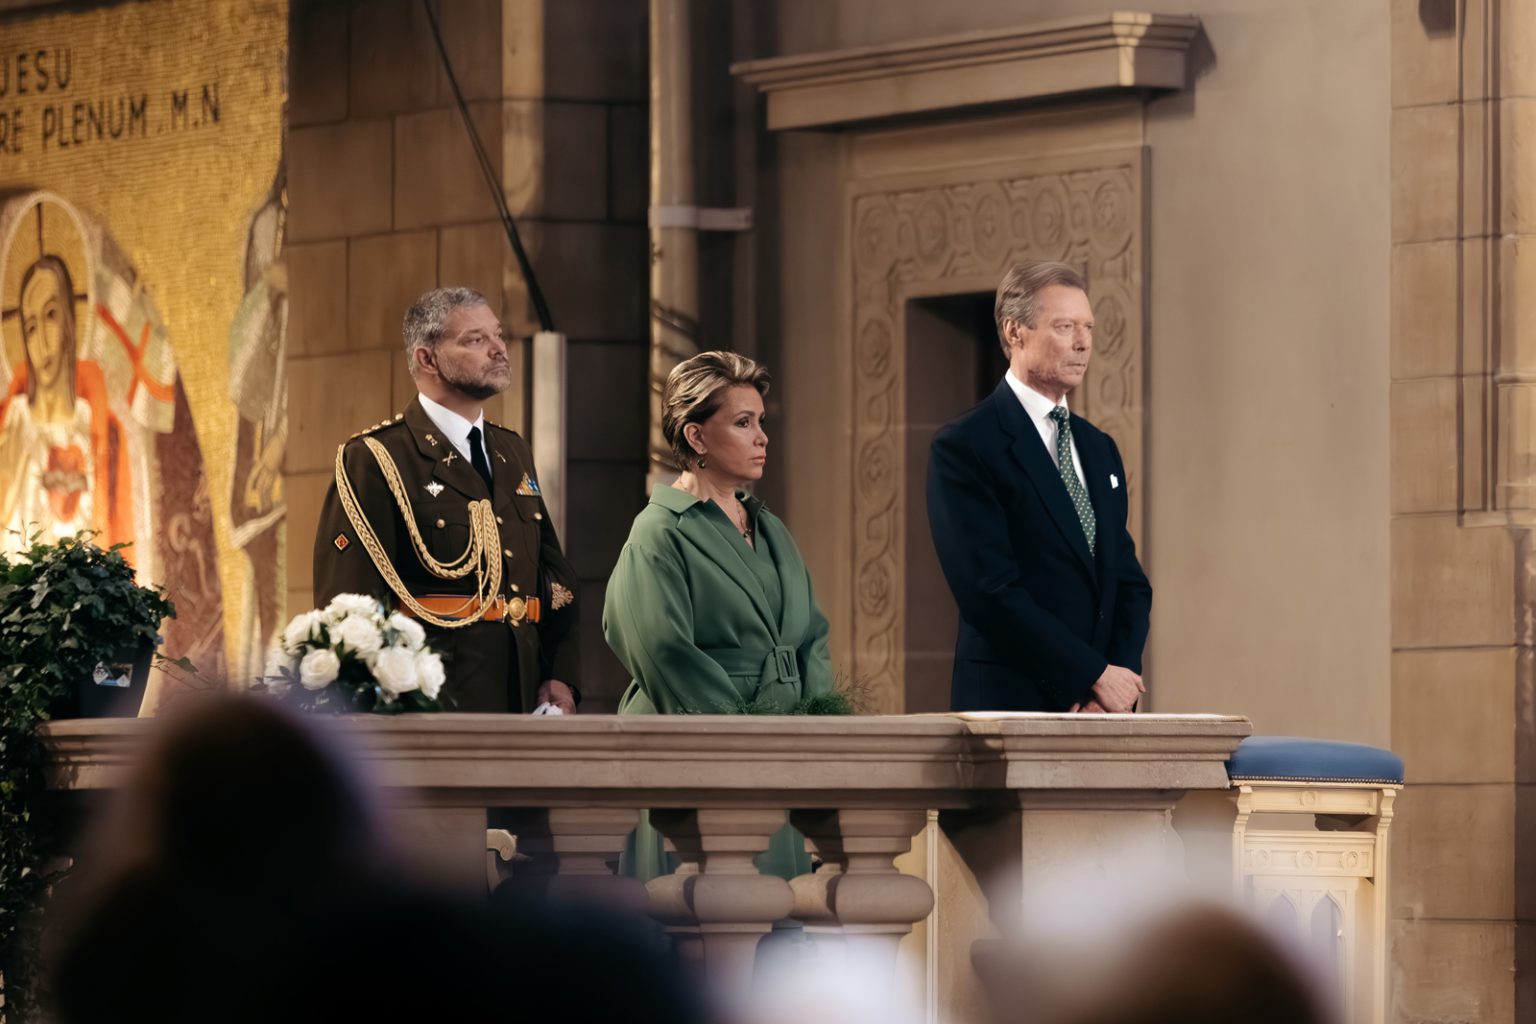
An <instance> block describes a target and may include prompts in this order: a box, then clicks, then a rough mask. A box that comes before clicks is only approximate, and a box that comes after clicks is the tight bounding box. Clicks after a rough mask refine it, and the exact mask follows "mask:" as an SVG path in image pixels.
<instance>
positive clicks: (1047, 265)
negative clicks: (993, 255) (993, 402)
mask: <svg viewBox="0 0 1536 1024" xmlns="http://www.w3.org/2000/svg"><path fill="white" fill-rule="evenodd" d="M1053 284H1060V285H1066V286H1067V287H1068V288H1076V289H1077V290H1079V291H1082V292H1086V291H1087V290H1088V282H1087V281H1085V280H1084V279H1083V275H1082V274H1081V273H1079V272H1078V270H1077V268H1076V267H1072V266H1069V265H1068V264H1066V263H1056V262H1054V261H1052V260H1035V261H1033V262H1030V263H1015V264H1014V265H1013V266H1012V267H1010V268H1009V270H1008V273H1006V274H1004V275H1003V282H1002V284H999V285H998V286H997V302H996V303H995V304H994V305H993V307H992V316H993V319H995V320H996V321H997V343H998V344H999V345H1001V346H1003V355H1005V356H1006V355H1008V337H1007V335H1006V334H1004V333H1003V324H1005V323H1007V322H1008V321H1009V320H1012V321H1014V322H1015V323H1019V324H1023V325H1024V326H1025V327H1029V328H1033V327H1034V326H1035V297H1036V296H1037V295H1039V294H1040V293H1041V292H1042V291H1044V290H1045V289H1047V288H1049V287H1050V286H1051V285H1053Z"/></svg>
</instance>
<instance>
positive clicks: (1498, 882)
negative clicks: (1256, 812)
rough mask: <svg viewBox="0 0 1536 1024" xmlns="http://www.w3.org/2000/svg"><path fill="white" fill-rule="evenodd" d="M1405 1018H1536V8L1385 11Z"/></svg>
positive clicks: (1400, 986) (1496, 2)
mask: <svg viewBox="0 0 1536 1024" xmlns="http://www.w3.org/2000/svg"><path fill="white" fill-rule="evenodd" d="M1392 40H1393V51H1392V115H1391V116H1392V249H1391V251H1392V260H1391V267H1392V453H1391V454H1392V513H1393V516H1392V567H1393V588H1392V591H1393V593H1392V745H1393V747H1394V749H1396V750H1397V751H1398V752H1399V753H1401V754H1402V755H1403V757H1404V759H1405V760H1406V762H1407V765H1408V782H1409V786H1408V788H1407V789H1406V790H1405V791H1404V793H1403V799H1402V801H1401V802H1400V803H1399V805H1398V818H1397V821H1398V822H1399V825H1398V828H1397V829H1396V830H1395V831H1396V833H1397V835H1396V839H1395V843H1396V851H1395V856H1396V858H1397V860H1396V869H1395V870H1394V872H1393V882H1394V885H1395V886H1396V889H1395V891H1394V893H1393V899H1392V903H1393V918H1394V920H1393V922H1392V926H1393V931H1394V935H1395V940H1396V961H1397V962H1396V968H1397V969H1396V971H1395V972H1394V976H1395V979H1396V992H1395V997H1396V998H1395V1002H1396V1013H1397V1019H1399V1020H1404V1021H1436V1022H1439V1021H1461V1020H1479V1021H1515V1020H1529V1019H1531V1015H1532V1014H1533V1013H1536V970H1533V966H1536V965H1533V953H1536V944H1533V941H1532V938H1531V932H1530V926H1529V924H1528V923H1527V922H1529V920H1530V915H1531V911H1530V888H1529V883H1528V882H1527V881H1523V880H1522V878H1523V877H1524V878H1528V877H1529V875H1530V861H1531V856H1532V842H1533V833H1532V831H1531V824H1530V815H1531V811H1530V807H1529V797H1528V794H1529V792H1530V790H1529V787H1528V785H1527V784H1528V783H1529V782H1530V780H1531V764H1530V750H1531V739H1532V725H1531V722H1530V716H1531V708H1532V705H1531V653H1530V652H1531V646H1530V645H1531V642H1532V637H1531V621H1532V619H1531V608H1532V605H1531V599H1532V594H1531V587H1530V578H1531V566H1532V561H1531V558H1532V555H1531V550H1530V525H1531V523H1532V521H1533V513H1532V509H1533V507H1536V506H1533V502H1532V500H1531V497H1530V495H1531V473H1530V471H1529V465H1530V457H1531V452H1532V446H1533V437H1532V434H1531V431H1530V425H1529V420H1528V418H1527V415H1526V413H1525V411H1524V410H1525V408H1526V406H1527V403H1528V401H1529V399H1528V394H1529V390H1530V387H1531V384H1530V381H1531V379H1532V371H1533V370H1536V362H1533V358H1532V347H1531V339H1532V337H1533V335H1532V323H1531V321H1530V318H1529V315H1528V313H1527V312H1526V307H1527V305H1528V302H1529V300H1528V288H1529V281H1530V275H1531V272H1532V267H1533V266H1536V263H1533V261H1532V259H1531V255H1530V247H1531V238H1532V232H1533V231H1536V215H1533V211H1532V207H1531V205H1530V203H1529V198H1528V190H1529V186H1528V184H1527V183H1528V182H1530V181H1531V180H1533V178H1532V175H1533V174H1536V166H1533V165H1532V163H1531V157H1530V153H1529V147H1530V137H1531V134H1532V131H1533V130H1536V125H1533V122H1532V119H1531V116H1532V112H1533V111H1536V101H1533V100H1531V99H1529V98H1526V97H1529V96H1530V95H1531V94H1532V91H1533V89H1536V62H1533V60H1532V58H1533V56H1536V53H1533V50H1536V11H1533V10H1532V8H1531V6H1530V5H1529V4H1528V3H1524V2H1522V0H1510V2H1506V0H1469V2H1467V3H1465V4H1452V3H1448V2H1428V0H1423V2H1421V0H1394V2H1393V4H1392Z"/></svg>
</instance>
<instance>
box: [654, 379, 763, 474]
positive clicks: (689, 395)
mask: <svg viewBox="0 0 1536 1024" xmlns="http://www.w3.org/2000/svg"><path fill="white" fill-rule="evenodd" d="M770 380H771V378H770V377H769V376H768V370H767V369H766V368H765V367H764V366H763V365H762V364H761V363H759V362H756V361H754V360H751V359H748V358H747V357H746V356H744V355H739V354H737V353H735V352H700V353H699V354H698V355H696V356H694V357H692V358H691V359H685V360H683V361H682V362H680V363H678V364H677V365H676V366H674V367H673V368H672V372H671V373H669V374H667V386H666V387H665V388H663V389H662V392H661V432H662V434H663V436H665V437H666V439H667V444H669V445H670V446H671V447H672V455H673V457H674V458H675V459H676V461H677V468H678V469H687V468H688V467H689V466H691V465H693V464H694V463H695V462H697V461H698V458H699V453H698V452H696V451H694V450H693V445H691V444H689V443H688V439H687V438H686V437H684V436H683V428H684V427H686V426H687V425H688V424H690V423H703V422H704V421H705V420H707V419H709V418H710V417H711V416H713V415H714V414H715V413H716V412H718V411H719V409H720V403H721V402H723V401H724V400H725V391H726V389H727V388H734V387H750V388H756V389H757V393H758V394H759V395H762V396H763V397H764V398H767V397H768V385H769V383H770Z"/></svg>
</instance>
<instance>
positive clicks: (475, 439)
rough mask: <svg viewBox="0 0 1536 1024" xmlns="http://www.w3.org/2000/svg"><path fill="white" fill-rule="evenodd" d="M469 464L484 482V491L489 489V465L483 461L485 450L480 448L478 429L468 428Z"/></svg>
mask: <svg viewBox="0 0 1536 1024" xmlns="http://www.w3.org/2000/svg"><path fill="white" fill-rule="evenodd" d="M469 462H470V465H472V466H474V467H475V472H476V473H479V474H480V479H481V480H484V481H485V489H486V490H490V489H491V464H490V463H489V462H487V461H485V449H484V448H482V447H480V428H479V427H470V428H469Z"/></svg>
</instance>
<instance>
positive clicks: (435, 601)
mask: <svg viewBox="0 0 1536 1024" xmlns="http://www.w3.org/2000/svg"><path fill="white" fill-rule="evenodd" d="M413 596H415V598H416V602H417V603H418V604H420V605H421V606H422V607H423V608H425V609H426V610H427V611H429V612H431V613H432V614H433V615H437V616H440V617H442V618H445V619H467V618H470V616H469V615H468V614H467V613H468V612H472V611H474V610H475V605H476V604H477V603H478V602H477V601H476V600H475V599H474V598H473V597H472V596H469V595H466V594H416V595H413ZM400 610H401V611H402V612H404V613H405V614H406V615H411V610H410V609H409V608H407V607H404V606H401V608H400ZM412 618H415V616H414V615H412ZM480 618H482V619H484V620H485V621H486V622H501V621H505V622H507V623H508V624H510V625H513V626H520V625H522V624H523V623H524V622H534V623H537V622H538V621H539V599H538V598H536V597H512V598H508V597H504V596H500V597H497V598H496V600H494V601H492V602H491V605H490V607H489V608H487V609H486V610H485V614H483V615H481V616H480Z"/></svg>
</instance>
